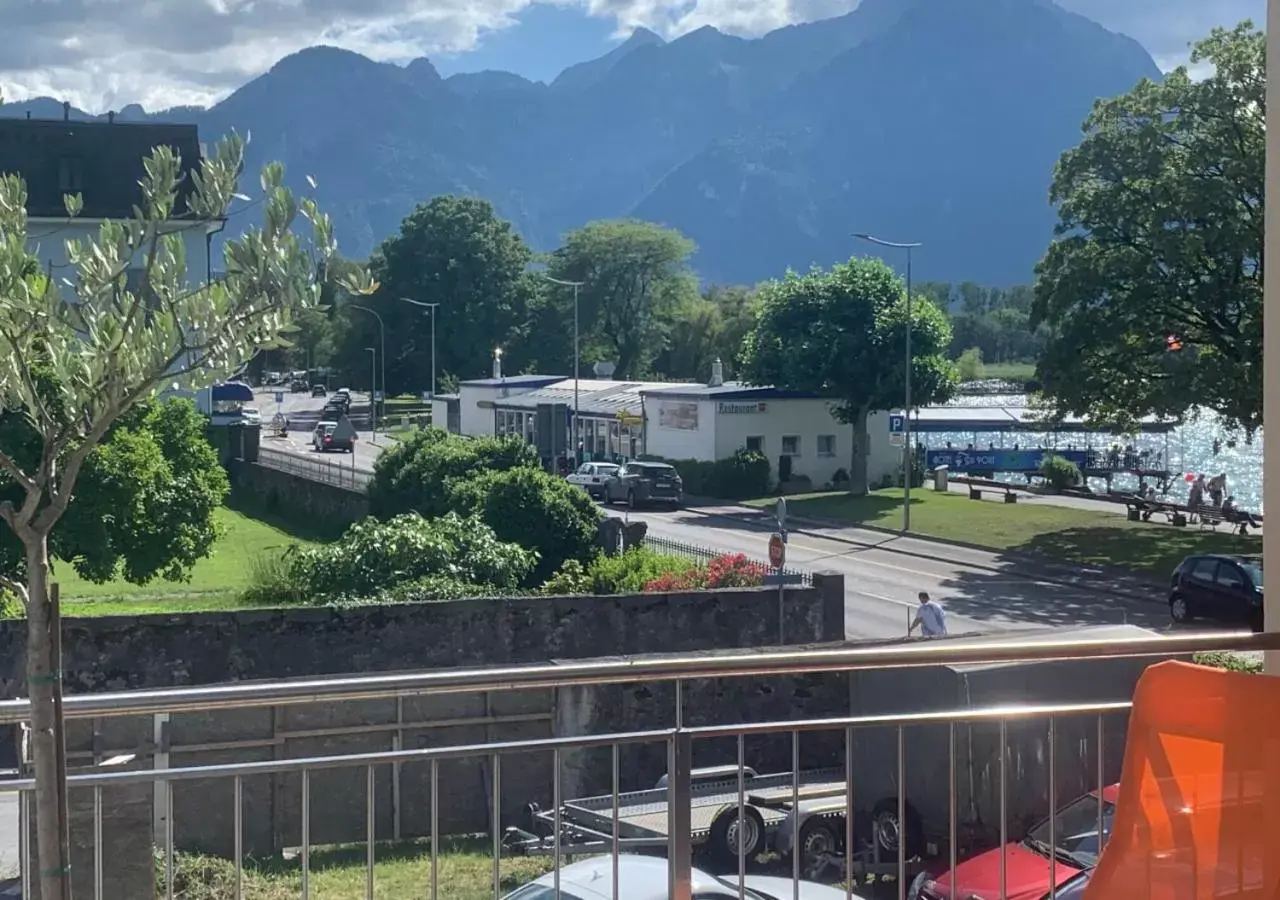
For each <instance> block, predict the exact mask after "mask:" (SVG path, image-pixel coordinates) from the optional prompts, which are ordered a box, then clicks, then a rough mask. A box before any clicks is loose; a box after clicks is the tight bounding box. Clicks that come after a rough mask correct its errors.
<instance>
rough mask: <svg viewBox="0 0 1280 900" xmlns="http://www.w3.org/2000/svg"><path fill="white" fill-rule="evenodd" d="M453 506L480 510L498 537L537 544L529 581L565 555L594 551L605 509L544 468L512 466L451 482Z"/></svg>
mask: <svg viewBox="0 0 1280 900" xmlns="http://www.w3.org/2000/svg"><path fill="white" fill-rule="evenodd" d="M449 499H450V503H451V505H452V506H453V508H454V509H458V510H465V511H467V512H470V513H473V514H474V515H476V516H478V517H479V518H480V519H481V520H483V521H484V522H485V524H487V525H488V526H489V527H490V528H492V529H493V533H494V534H495V535H497V537H498V539H499V540H505V541H512V542H515V543H519V544H520V545H522V546H524V547H527V548H529V549H531V550H535V551H537V553H538V562H537V564H536V565H535V566H534V568H533V570H532V571H531V572H529V573H528V577H529V578H530V579H532V581H530V582H529V583H530V584H539V583H541V582H542V581H545V580H546V579H548V578H550V577H551V576H552V575H553V574H554V573H555V572H556V571H557V570H558V569H560V567H561V566H563V565H564V563H565V561H566V560H570V559H576V560H579V561H581V562H588V561H590V559H591V558H592V556H593V555H594V554H595V552H596V537H597V532H598V527H599V524H600V517H601V515H602V513H601V512H600V508H599V507H598V506H596V505H595V504H594V503H592V502H591V498H590V497H588V496H587V494H586V491H583V490H582V489H581V488H578V487H575V486H574V485H571V484H569V483H568V482H567V481H565V480H564V479H563V478H558V477H556V476H555V475H551V474H548V473H547V472H544V471H542V470H541V469H529V468H522V467H521V468H513V469H507V470H506V471H501V472H486V473H484V474H482V475H477V476H473V477H471V478H466V479H460V480H456V481H454V482H453V487H452V490H451V492H450V495H449Z"/></svg>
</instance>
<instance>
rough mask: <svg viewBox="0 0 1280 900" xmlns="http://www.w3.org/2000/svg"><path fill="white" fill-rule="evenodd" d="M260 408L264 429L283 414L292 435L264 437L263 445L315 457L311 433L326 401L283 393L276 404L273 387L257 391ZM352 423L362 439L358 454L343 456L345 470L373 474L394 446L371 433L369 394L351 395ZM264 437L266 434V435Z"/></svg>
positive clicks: (356, 451) (308, 395) (356, 449)
mask: <svg viewBox="0 0 1280 900" xmlns="http://www.w3.org/2000/svg"><path fill="white" fill-rule="evenodd" d="M254 393H255V395H256V396H257V398H258V409H259V410H260V411H261V413H262V424H263V425H264V426H266V425H268V424H269V423H270V422H271V419H272V417H273V416H274V415H275V414H276V412H282V413H284V415H285V416H286V417H287V418H288V420H289V433H288V435H287V436H286V437H284V438H276V437H265V436H264V437H263V439H262V445H263V446H264V447H270V448H272V449H274V450H285V451H289V452H293V453H302V454H308V455H310V454H312V453H313V452H314V451H313V450H312V446H311V432H312V431H313V430H314V429H315V427H316V423H317V422H319V421H320V411H321V410H322V409H324V400H323V399H322V398H320V397H312V396H311V395H310V394H309V393H297V394H293V393H289V392H288V391H286V392H284V396H283V398H282V399H283V401H284V402H283V403H281V404H279V405H277V404H276V402H275V389H274V388H260V389H258V390H256V391H255V392H254ZM350 419H351V424H352V425H354V426H355V427H356V432H357V433H358V434H359V436H360V439H359V440H358V441H357V442H356V446H355V452H354V453H352V454H351V455H343V456H342V460H341V461H342V465H343V466H344V467H350V466H353V465H354V466H355V468H357V469H364V470H367V471H373V464H374V462H375V461H376V460H377V458H378V455H379V454H380V453H381V452H382V451H383V450H384V449H386V448H387V447H388V446H390V445H391V444H392V439H391V438H388V437H385V436H378V437H376V439H375V437H374V435H372V434H371V433H370V431H369V395H368V394H360V393H356V392H354V391H353V392H352V394H351V414H350ZM264 434H265V432H264Z"/></svg>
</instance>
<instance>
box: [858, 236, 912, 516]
mask: <svg viewBox="0 0 1280 900" xmlns="http://www.w3.org/2000/svg"><path fill="white" fill-rule="evenodd" d="M854 237H856V238H858V239H860V240H864V241H867V242H868V243H871V244H876V245H878V246H880V247H889V248H891V249H894V250H906V251H907V327H906V329H905V330H906V336H905V338H904V339H903V343H904V345H905V356H904V359H903V365H904V368H905V371H904V372H903V386H904V389H903V398H902V419H903V422H902V440H903V441H904V442H905V443H904V446H903V448H902V530H903V532H907V531H910V530H911V478H912V476H913V475H914V474H915V458H916V451H915V447H913V446H912V445H911V330H912V328H913V326H914V325H915V322H914V320H913V319H912V318H911V251H912V250H915V249H916V248H918V247H920V246H921V244H920V243H919V242H918V241H916V242H907V243H900V242H897V241H883V240H881V239H880V238H878V237H872V236H871V235H869V234H855V235H854Z"/></svg>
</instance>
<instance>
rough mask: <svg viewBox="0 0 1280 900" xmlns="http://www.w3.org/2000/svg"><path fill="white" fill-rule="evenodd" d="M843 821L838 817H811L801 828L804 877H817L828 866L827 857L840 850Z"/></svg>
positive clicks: (836, 853)
mask: <svg viewBox="0 0 1280 900" xmlns="http://www.w3.org/2000/svg"><path fill="white" fill-rule="evenodd" d="M843 832H844V825H843V822H842V821H840V820H837V819H818V818H810V819H809V820H808V821H806V822H805V823H804V825H803V826H801V828H800V843H799V848H800V869H801V871H802V872H803V873H804V877H806V878H811V879H816V878H818V877H820V876H821V875H822V872H823V870H824V869H825V868H826V867H827V864H828V859H827V857H831V856H836V855H838V854H839V852H840V845H841V839H840V836H839V835H840V834H842V833H843Z"/></svg>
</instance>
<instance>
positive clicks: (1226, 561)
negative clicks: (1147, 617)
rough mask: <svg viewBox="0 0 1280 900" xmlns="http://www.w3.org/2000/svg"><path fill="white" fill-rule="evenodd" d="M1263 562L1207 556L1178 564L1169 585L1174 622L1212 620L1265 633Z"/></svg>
mask: <svg viewBox="0 0 1280 900" xmlns="http://www.w3.org/2000/svg"><path fill="white" fill-rule="evenodd" d="M1262 610H1263V603H1262V560H1261V559H1260V558H1258V557H1252V556H1229V555H1224V554H1216V553H1206V554H1198V555H1195V556H1188V557H1187V558H1186V559H1184V560H1183V561H1182V562H1180V563H1178V568H1176V569H1174V570H1173V577H1172V578H1171V579H1170V582H1169V615H1170V616H1171V617H1172V618H1173V621H1175V622H1179V623H1181V622H1188V621H1190V620H1192V619H1212V620H1214V621H1217V622H1223V623H1227V624H1231V625H1247V626H1249V627H1250V628H1252V629H1253V630H1254V631H1262V614H1263V613H1262Z"/></svg>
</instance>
